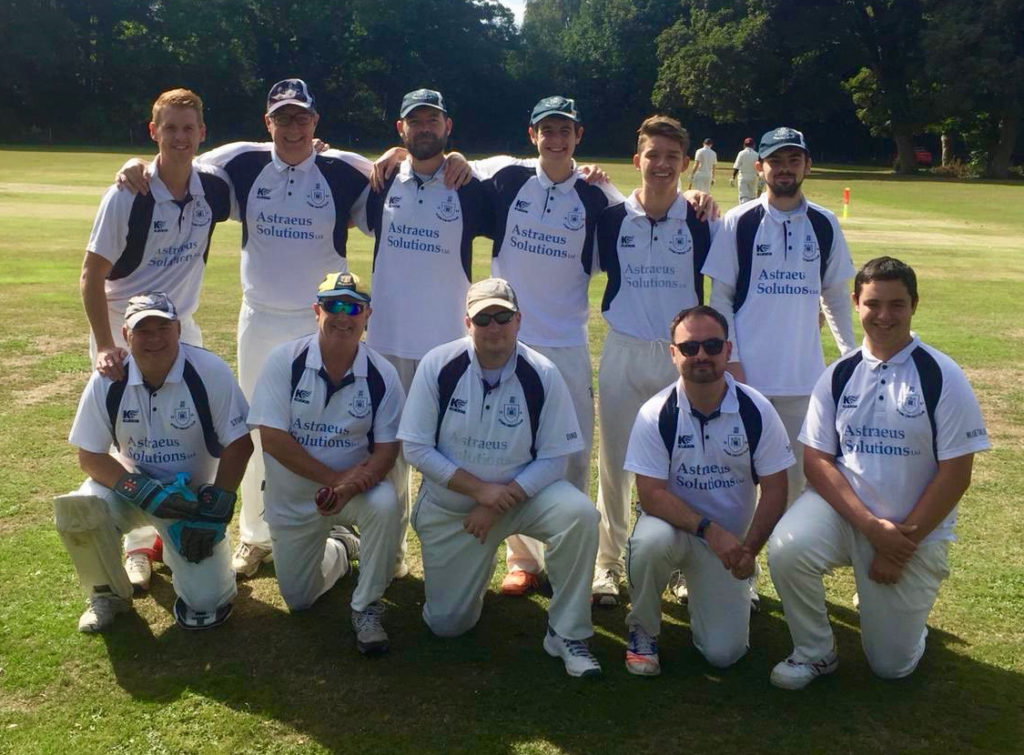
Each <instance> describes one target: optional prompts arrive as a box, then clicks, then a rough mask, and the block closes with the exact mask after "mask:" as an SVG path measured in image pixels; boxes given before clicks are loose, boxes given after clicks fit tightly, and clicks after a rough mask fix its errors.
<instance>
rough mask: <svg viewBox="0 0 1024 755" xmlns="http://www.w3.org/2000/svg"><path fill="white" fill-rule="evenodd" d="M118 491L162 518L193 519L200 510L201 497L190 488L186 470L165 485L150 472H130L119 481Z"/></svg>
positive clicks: (116, 490)
mask: <svg viewBox="0 0 1024 755" xmlns="http://www.w3.org/2000/svg"><path fill="white" fill-rule="evenodd" d="M114 492H115V493H117V494H118V495H119V496H121V497H122V498H123V499H124V500H126V501H127V502H128V503H130V504H131V505H133V506H137V507H139V508H140V509H142V510H143V511H145V512H146V513H147V514H152V515H153V516H158V517H160V518H161V519H192V518H194V517H195V516H197V514H198V513H199V501H198V500H197V499H196V495H195V493H193V492H192V491H191V490H189V487H188V475H186V474H182V473H179V474H178V476H177V477H175V478H174V482H172V483H171V484H170V485H167V486H164V485H161V484H160V483H159V482H157V481H156V480H154V479H153V478H152V477H150V476H149V475H144V474H137V473H132V472H129V473H127V474H125V475H123V476H122V477H121V479H120V480H118V481H117V484H116V485H114Z"/></svg>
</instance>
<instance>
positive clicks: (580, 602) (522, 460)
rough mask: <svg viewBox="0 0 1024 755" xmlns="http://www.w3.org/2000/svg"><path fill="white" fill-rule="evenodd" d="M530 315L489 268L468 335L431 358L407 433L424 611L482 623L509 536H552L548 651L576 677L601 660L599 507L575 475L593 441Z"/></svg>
mask: <svg viewBox="0 0 1024 755" xmlns="http://www.w3.org/2000/svg"><path fill="white" fill-rule="evenodd" d="M521 320H522V315H521V313H520V311H519V305H518V302H517V299H516V295H515V292H514V291H513V290H512V287H511V286H509V284H508V282H507V281H504V280H501V279H500V278H488V279H486V280H483V281H479V282H477V283H475V284H473V285H472V286H471V287H470V289H469V292H468V294H467V296H466V321H465V322H466V327H467V328H468V329H469V336H468V337H467V338H462V339H459V340H457V341H453V342H451V343H447V344H444V345H443V346H438V347H437V348H436V349H433V350H431V351H430V352H429V353H428V354H427V355H426V356H425V357H424V358H423V361H422V362H421V363H420V366H419V368H418V369H417V370H416V377H415V379H414V380H413V384H412V390H411V391H410V392H409V399H408V401H407V402H406V406H405V411H404V413H403V415H402V423H401V426H400V428H399V432H398V436H399V438H401V440H402V441H403V444H404V445H403V450H404V453H405V456H406V458H407V459H408V460H409V463H411V464H412V465H414V466H415V467H417V468H418V469H419V470H420V471H421V472H422V473H423V487H422V488H421V489H420V496H419V500H418V501H417V503H416V509H415V511H414V512H413V527H414V528H415V529H416V533H417V534H418V535H419V537H420V542H421V544H422V553H423V572H424V582H425V588H426V601H425V603H424V605H423V619H424V621H426V623H427V625H428V626H429V627H430V629H431V631H433V632H434V633H435V634H437V635H440V636H442V637H452V636H456V635H460V634H462V633H464V632H466V631H468V630H469V629H471V628H472V627H473V626H475V625H476V623H477V621H478V620H479V618H480V612H481V610H482V608H483V598H484V593H485V592H486V590H487V584H488V582H489V581H490V579H491V575H492V574H493V573H494V566H495V554H496V552H497V549H498V546H499V545H500V544H501V542H502V540H504V539H505V538H507V537H508V536H509V535H511V534H515V533H523V534H526V535H529V536H530V537H533V538H537V539H538V540H541V541H543V542H545V543H547V550H546V553H545V556H546V560H547V566H548V574H549V576H550V578H551V583H552V587H553V589H554V594H553V596H552V598H551V605H550V609H549V623H548V627H547V631H546V632H545V636H544V649H545V650H546V651H547V652H548V653H549V654H550V655H552V656H555V657H560V658H562V660H563V661H564V663H565V668H566V671H567V672H568V673H569V674H570V675H572V676H594V675H598V674H600V673H601V667H600V665H599V664H598V663H597V660H596V659H595V658H594V657H593V655H591V653H590V651H589V649H588V648H587V643H586V640H587V638H589V637H590V636H591V635H592V634H593V624H592V623H591V619H590V580H591V577H592V572H591V568H590V565H591V564H592V563H593V560H594V554H595V552H596V550H597V512H596V510H595V509H594V506H593V504H592V503H591V501H590V500H589V499H588V498H587V497H586V496H585V495H583V494H582V493H581V492H580V491H579V490H577V489H576V488H575V487H573V486H572V485H570V484H569V483H568V482H566V481H565V480H564V479H563V478H564V474H565V463H566V459H567V457H568V456H569V455H570V454H573V453H576V452H578V451H579V449H580V446H581V445H582V441H581V440H580V437H579V424H578V423H577V421H576V416H575V411H574V410H573V407H572V401H571V399H570V398H569V394H568V391H567V389H566V387H565V381H563V380H562V377H561V375H559V373H558V369H557V368H556V367H555V366H554V365H553V364H552V363H551V362H550V361H549V360H548V359H546V358H545V357H543V356H541V355H540V354H538V353H537V352H535V351H533V350H532V349H530V348H529V347H528V346H526V345H524V344H522V343H521V342H520V341H519V340H518V339H517V337H516V336H517V334H518V332H519V325H520V322H521Z"/></svg>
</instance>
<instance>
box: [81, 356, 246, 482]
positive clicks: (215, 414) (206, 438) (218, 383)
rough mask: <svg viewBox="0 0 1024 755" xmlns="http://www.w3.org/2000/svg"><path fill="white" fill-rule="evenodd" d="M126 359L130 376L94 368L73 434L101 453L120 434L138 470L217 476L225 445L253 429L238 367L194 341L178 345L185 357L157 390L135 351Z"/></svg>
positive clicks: (122, 453)
mask: <svg viewBox="0 0 1024 755" xmlns="http://www.w3.org/2000/svg"><path fill="white" fill-rule="evenodd" d="M125 367H126V369H127V377H126V379H125V380H124V381H121V382H120V383H118V382H115V381H113V380H110V379H109V378H105V377H101V376H100V374H99V373H98V372H94V373H93V374H92V377H90V378H89V383H88V384H87V385H86V387H85V391H84V392H83V393H82V398H81V400H80V401H79V403H78V411H77V413H76V414H75V421H74V423H73V424H72V425H71V435H70V436H69V438H68V440H69V441H70V442H71V444H72V445H74V446H77V447H78V448H81V449H84V450H86V451H91V452H93V453H98V454H105V453H107V452H108V451H109V450H110V443H111V440H116V443H117V447H118V452H117V453H116V454H115V457H116V458H117V459H118V460H119V461H120V462H121V463H122V464H124V466H125V468H127V469H129V470H131V471H135V472H141V473H142V474H147V475H149V476H150V477H153V478H154V479H156V480H160V481H161V482H170V481H171V480H173V479H174V477H175V475H177V474H178V473H179V472H185V473H186V474H188V475H190V476H191V478H192V482H191V484H192V485H193V486H197V485H201V484H205V483H212V482H213V480H214V478H215V477H216V474H217V463H218V459H219V457H220V451H221V449H222V448H226V447H227V446H229V445H231V444H232V443H233V442H235V441H236V440H238V439H239V438H241V437H242V436H243V435H247V434H248V433H249V427H248V425H246V423H245V416H246V414H247V413H248V411H249V406H248V404H246V402H245V396H243V395H242V390H241V389H240V388H239V387H238V384H237V383H236V382H235V376H234V375H233V374H232V373H231V368H230V367H228V366H227V364H226V363H225V362H224V361H223V360H222V359H221V358H220V357H218V356H215V355H214V354H212V353H210V352H209V351H206V350H205V349H201V348H199V347H198V346H191V345H189V344H187V343H181V344H179V345H178V356H177V359H175V361H174V364H173V365H172V366H171V370H170V372H169V373H168V374H167V378H166V380H164V384H163V385H162V386H160V387H159V388H157V389H156V390H153V391H151V390H150V389H149V388H148V387H147V386H146V385H145V383H144V382H143V380H142V373H141V372H140V371H139V368H138V365H136V364H135V360H134V359H132V358H131V357H130V356H129V357H128V359H127V360H125ZM119 391H123V393H122V394H121V400H120V401H119V402H118V401H116V400H115V398H114V397H116V395H117V392H119ZM112 392H113V395H111V394H112ZM108 397H110V398H109V401H110V404H109V405H108ZM112 412H113V417H114V421H113V425H112V424H111V413H112Z"/></svg>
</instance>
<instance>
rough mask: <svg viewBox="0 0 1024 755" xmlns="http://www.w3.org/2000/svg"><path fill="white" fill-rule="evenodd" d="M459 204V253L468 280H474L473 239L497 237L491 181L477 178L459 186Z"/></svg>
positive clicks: (493, 193)
mask: <svg viewBox="0 0 1024 755" xmlns="http://www.w3.org/2000/svg"><path fill="white" fill-rule="evenodd" d="M458 195H459V204H460V205H461V206H462V239H461V242H460V244H461V245H460V248H459V254H460V256H461V259H462V269H463V271H464V272H465V273H466V280H467V281H471V280H473V269H472V268H473V239H475V238H476V237H477V236H486V237H487V238H490V239H496V237H495V235H494V228H495V226H496V225H497V218H496V217H495V216H496V214H497V212H496V210H495V200H494V196H495V190H494V187H493V186H492V185H491V184H489V183H484V182H482V181H480V180H479V179H477V178H472V179H470V181H469V183H467V184H466V185H464V186H461V187H459V190H458Z"/></svg>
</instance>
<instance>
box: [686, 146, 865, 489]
mask: <svg viewBox="0 0 1024 755" xmlns="http://www.w3.org/2000/svg"><path fill="white" fill-rule="evenodd" d="M758 153H759V155H760V157H761V159H760V162H759V163H758V170H760V171H761V172H762V173H763V174H764V179H765V183H766V190H765V193H764V194H762V195H761V197H760V200H759V201H758V202H756V203H754V202H751V203H747V204H744V205H740V206H739V207H734V208H733V209H731V210H730V211H729V212H727V213H726V214H725V218H724V221H723V227H722V232H721V233H720V234H718V236H717V237H716V238H715V242H714V244H712V246H711V252H710V253H709V254H708V259H707V262H706V263H705V264H704V268H703V272H704V274H705V275H707V276H710V277H711V278H712V288H711V306H712V307H714V308H715V309H717V310H718V311H719V312H721V313H722V314H724V315H725V318H726V320H727V321H728V322H729V332H730V333H732V334H733V337H732V342H733V350H732V357H731V359H732V361H731V363H730V365H729V371H730V372H732V374H733V377H735V378H736V379H737V380H739V381H740V382H741V383H747V384H748V385H750V386H752V387H754V388H756V389H757V390H759V391H760V392H761V393H763V394H764V395H765V396H767V397H768V399H769V400H770V401H771V402H772V405H773V406H774V407H775V409H776V411H778V413H779V416H780V417H782V422H783V424H785V426H786V432H787V434H788V435H789V441H790V444H791V445H792V447H793V453H794V454H795V455H796V457H797V463H796V464H795V465H794V466H792V467H790V469H789V501H790V503H792V501H793V500H794V499H795V498H796V497H797V496H798V495H799V494H800V491H802V490H803V487H804V475H803V461H802V452H801V450H800V444H799V440H798V436H799V434H800V426H801V424H802V423H803V421H804V417H805V416H806V414H807V402H808V400H809V398H810V393H811V389H812V388H813V387H814V384H815V381H817V379H818V376H819V375H821V373H822V370H824V369H825V359H824V355H823V352H822V348H821V332H820V329H819V324H818V322H819V321H818V311H819V307H820V309H821V311H823V312H824V313H825V318H826V320H827V321H828V324H829V328H830V329H831V331H832V336H833V338H835V341H836V345H837V346H838V347H839V351H840V353H842V354H845V353H847V352H848V351H850V350H851V349H853V347H854V340H853V320H852V317H851V313H850V296H849V286H850V283H849V281H850V278H852V277H853V274H854V268H853V261H852V260H851V259H850V249H849V247H847V245H846V239H845V238H844V237H843V232H842V230H840V228H839V222H838V221H837V220H836V216H835V215H834V214H833V213H832V212H830V211H829V210H826V209H825V208H824V207H821V206H819V205H816V204H814V203H813V202H808V201H807V199H806V198H805V197H804V194H803V189H802V188H801V186H802V184H803V182H804V179H805V178H806V177H807V176H808V174H809V173H810V171H811V153H810V150H809V149H808V147H807V142H806V141H805V139H804V135H803V134H802V133H800V132H799V131H797V130H796V129H792V128H786V127H782V128H777V129H774V130H772V131H768V132H766V133H765V134H764V136H762V137H761V142H760V145H759V148H758Z"/></svg>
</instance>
